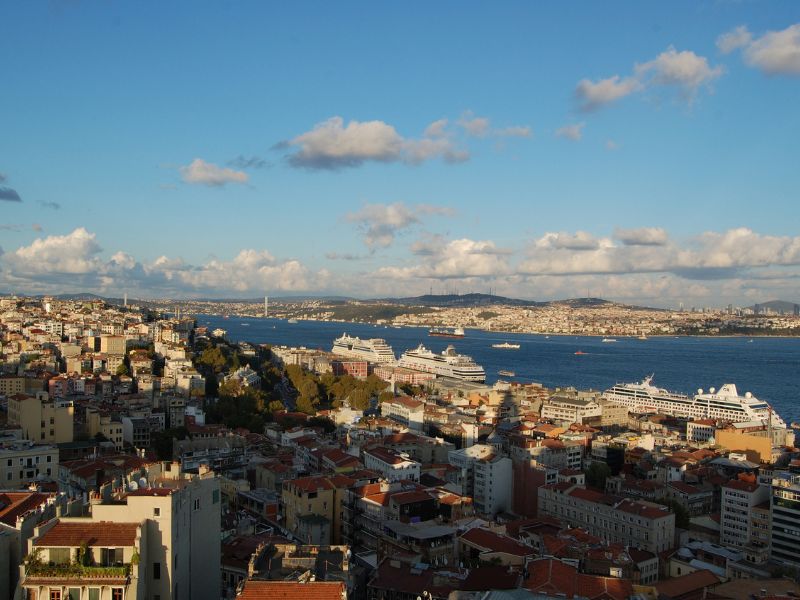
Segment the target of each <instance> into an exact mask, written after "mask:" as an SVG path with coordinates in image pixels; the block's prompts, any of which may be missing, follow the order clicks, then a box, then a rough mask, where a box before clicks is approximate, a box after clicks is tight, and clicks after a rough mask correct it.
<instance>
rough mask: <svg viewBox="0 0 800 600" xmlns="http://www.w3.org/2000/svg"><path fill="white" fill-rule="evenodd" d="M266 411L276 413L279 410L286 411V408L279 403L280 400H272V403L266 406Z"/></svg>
mask: <svg viewBox="0 0 800 600" xmlns="http://www.w3.org/2000/svg"><path fill="white" fill-rule="evenodd" d="M267 409H268V410H269V411H270V412H278V411H281V410H286V407H285V406H284V405H283V402H281V401H280V400H273V401H272V402H270V403H269V405H267Z"/></svg>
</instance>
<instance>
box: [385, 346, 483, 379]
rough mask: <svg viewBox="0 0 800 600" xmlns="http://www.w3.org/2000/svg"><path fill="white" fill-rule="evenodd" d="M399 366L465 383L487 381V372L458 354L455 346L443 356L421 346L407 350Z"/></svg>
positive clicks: (443, 353) (449, 348)
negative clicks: (461, 380)
mask: <svg viewBox="0 0 800 600" xmlns="http://www.w3.org/2000/svg"><path fill="white" fill-rule="evenodd" d="M397 366H399V367H405V368H406V369H413V370H414V371H424V372H426V373H434V374H436V375H439V376H441V377H451V378H453V379H463V380H465V381H477V382H480V383H483V382H484V381H486V372H485V371H484V370H483V367H482V366H480V365H479V364H476V363H475V361H474V360H472V358H471V357H469V356H466V355H464V354H458V353H457V352H456V349H455V348H453V346H448V347H447V349H446V350H444V351H443V352H442V353H441V354H436V353H434V352H432V351H431V350H428V349H427V348H426V347H425V346H423V345H422V344H420V345H419V346H418V347H417V348H415V349H414V350H406V351H405V352H404V353H403V355H402V356H401V357H400V360H399V361H398V362H397Z"/></svg>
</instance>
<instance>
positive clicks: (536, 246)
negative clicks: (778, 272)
mask: <svg viewBox="0 0 800 600" xmlns="http://www.w3.org/2000/svg"><path fill="white" fill-rule="evenodd" d="M616 237H617V239H619V240H620V241H621V242H623V245H621V246H620V245H616V244H614V243H613V240H611V239H609V238H600V239H598V240H597V244H596V246H595V247H594V248H593V247H592V238H591V237H588V234H585V233H584V232H577V233H576V234H574V236H570V235H569V234H564V233H547V234H545V235H544V236H542V237H541V238H539V239H538V240H535V241H534V242H533V244H532V246H531V249H530V250H529V252H528V257H527V258H526V259H525V260H523V261H522V262H521V263H520V265H519V271H520V272H521V273H529V274H539V275H542V274H547V275H569V274H573V275H574V274H603V273H605V274H612V273H616V274H630V273H673V274H676V275H680V276H681V277H684V278H688V279H698V280H699V279H726V278H731V277H734V276H736V275H737V273H739V272H741V271H743V270H749V269H759V268H762V267H767V266H797V265H800V237H776V236H767V235H761V234H758V233H755V232H753V231H752V230H750V229H747V228H744V227H742V228H738V229H730V230H728V231H725V232H722V233H718V232H707V233H704V234H702V235H700V236H697V237H696V238H695V239H692V240H687V241H684V242H683V243H677V242H674V241H671V240H670V239H669V238H668V236H667V234H666V232H663V230H661V229H659V228H641V229H633V230H617V232H616ZM582 242H585V243H582Z"/></svg>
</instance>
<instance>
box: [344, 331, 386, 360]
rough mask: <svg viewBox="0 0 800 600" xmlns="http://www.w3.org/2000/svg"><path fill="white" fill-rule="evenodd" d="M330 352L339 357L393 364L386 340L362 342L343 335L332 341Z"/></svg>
mask: <svg viewBox="0 0 800 600" xmlns="http://www.w3.org/2000/svg"><path fill="white" fill-rule="evenodd" d="M331 352H332V353H333V354H338V355H339V356H346V357H348V358H358V359H360V360H366V361H369V362H372V363H379V364H385V365H393V364H394V363H395V357H394V351H393V350H392V347H391V346H390V345H389V344H387V343H386V340H383V339H381V338H372V339H369V340H362V339H361V338H357V337H352V336H349V335H347V334H346V333H344V334H342V337H339V338H336V339H335V340H333V348H332V349H331Z"/></svg>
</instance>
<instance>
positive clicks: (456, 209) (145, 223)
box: [0, 1, 800, 306]
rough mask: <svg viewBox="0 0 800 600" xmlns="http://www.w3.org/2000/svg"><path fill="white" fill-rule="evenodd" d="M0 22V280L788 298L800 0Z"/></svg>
mask: <svg viewBox="0 0 800 600" xmlns="http://www.w3.org/2000/svg"><path fill="white" fill-rule="evenodd" d="M0 23H3V26H2V27H3V30H4V31H3V35H2V36H0V69H1V71H0V72H2V74H3V75H2V93H0V177H2V179H3V180H2V181H0V248H2V251H3V253H2V255H0V291H5V292H62V291H76V290H88V291H95V292H98V293H108V294H114V295H121V294H122V293H123V292H125V291H127V292H128V293H129V295H131V296H136V295H139V296H146V297H153V296H180V297H186V296H219V295H227V296H231V297H236V296H245V297H253V296H258V295H261V294H264V293H269V294H270V295H274V296H278V295H281V294H296V293H307V292H314V293H340V294H347V295H353V296H360V297H370V296H376V295H380V296H383V295H406V294H412V293H419V292H427V291H428V290H429V289H431V288H433V289H434V291H444V290H455V289H458V290H459V291H487V290H488V289H489V287H492V288H493V289H496V290H497V292H498V293H502V294H506V295H510V296H518V297H526V298H536V299H549V298H563V297H573V296H582V295H584V294H585V293H586V290H587V289H588V290H590V291H591V293H592V294H593V295H598V296H603V297H606V298H611V299H617V300H620V301H624V302H644V303H647V304H651V305H663V306H675V305H677V304H678V302H681V301H683V302H686V303H693V304H698V303H699V304H710V305H715V304H716V305H718V304H727V303H728V302H734V303H737V304H749V303H752V302H754V301H764V300H768V299H771V298H778V297H779V298H783V299H787V300H800V293H798V292H799V291H800V290H799V289H798V287H799V286H798V283H797V282H798V273H799V272H800V270H799V269H798V265H800V231H798V223H800V220H799V219H798V216H800V209H798V189H800V186H798V183H800V169H798V167H797V164H798V158H797V157H798V156H800V152H798V151H799V150H800V141H799V140H800V138H799V136H798V133H800V111H798V109H797V107H798V106H800V6H798V5H797V3H795V2H788V1H787V2H766V3H756V2H747V1H741V2H723V1H715V2H672V3H663V4H655V3H630V2H625V3H589V2H586V3H571V4H567V3H550V4H544V3H530V2H506V3H501V4H498V5H488V4H486V3H477V2H476V3H469V2H439V3H411V4H409V3H403V4H402V5H401V4H389V3H383V4H381V3H378V4H376V3H366V2H364V3H358V2H348V3H342V4H334V3H322V2H320V3H310V2H303V3H292V5H291V6H284V5H280V4H278V3H270V4H268V3H262V2H252V3H247V2H214V3H212V2H200V3H194V2H170V3H156V2H151V3H138V4H137V5H136V6H135V7H134V6H131V5H128V4H126V3H121V2H77V1H76V2H49V3H47V2H40V3H5V4H3V5H2V6H0Z"/></svg>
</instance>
